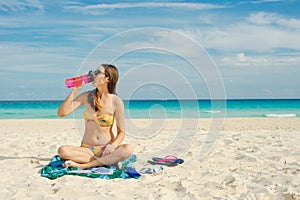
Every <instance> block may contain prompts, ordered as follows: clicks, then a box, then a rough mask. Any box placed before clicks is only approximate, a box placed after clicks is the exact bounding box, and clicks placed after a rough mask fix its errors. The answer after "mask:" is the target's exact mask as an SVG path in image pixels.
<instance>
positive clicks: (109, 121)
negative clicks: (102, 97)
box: [83, 110, 114, 126]
mask: <svg viewBox="0 0 300 200" xmlns="http://www.w3.org/2000/svg"><path fill="white" fill-rule="evenodd" d="M83 118H84V119H85V120H95V121H96V122H98V124H99V125H100V126H111V125H113V123H114V115H113V114H111V113H104V114H100V115H99V116H97V117H96V116H95V115H93V114H92V113H90V112H88V111H87V110H85V111H84V113H83Z"/></svg>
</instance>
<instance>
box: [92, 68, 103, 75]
mask: <svg viewBox="0 0 300 200" xmlns="http://www.w3.org/2000/svg"><path fill="white" fill-rule="evenodd" d="M93 74H94V75H95V76H97V75H98V74H104V75H105V72H101V71H100V70H99V69H97V70H95V71H93Z"/></svg>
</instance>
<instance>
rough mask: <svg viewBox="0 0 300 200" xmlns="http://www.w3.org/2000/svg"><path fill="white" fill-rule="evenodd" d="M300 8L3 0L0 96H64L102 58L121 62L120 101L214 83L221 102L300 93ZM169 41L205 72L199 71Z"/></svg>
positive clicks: (208, 90) (207, 91)
mask: <svg viewBox="0 0 300 200" xmlns="http://www.w3.org/2000/svg"><path fill="white" fill-rule="evenodd" d="M299 8H300V2H299V1H295V0H284V1H283V0H282V1H281V0H249V1H178V0H173V1H136V0H130V1H112V0H109V1H108V0H107V1H100V0H99V1H83V0H82V1H58V0H54V1H39V0H22V1H20V0H2V1H1V2H0V30H1V31H0V35H1V37H0V53H1V57H0V74H1V80H0V89H1V93H0V100H21V99H31V100H37V99H39V100H45V99H49V100H61V99H64V98H65V96H66V95H67V94H68V92H69V89H67V88H66V87H65V86H64V81H65V79H66V78H69V77H72V76H75V75H77V74H83V73H86V72H87V71H88V69H92V68H95V67H96V66H97V64H100V63H106V62H110V61H111V60H109V59H108V58H118V59H115V60H114V64H116V65H117V66H118V67H119V70H120V74H121V77H120V85H119V90H118V93H119V95H120V96H121V97H122V98H124V99H128V98H146V99H147V98H158V99H161V98H162V99H166V98H206V99H207V98H208V99H209V98H211V97H216V95H215V94H213V95H212V93H218V90H215V89H214V84H216V85H218V86H217V87H219V88H218V89H220V90H221V89H222V88H224V95H223V96H225V97H226V98H300V87H299V86H300V79H299V75H300V38H299V35H300V13H299ZM149 27H151V30H157V31H154V32H151V31H150V32H149V29H148V28H149ZM173 31H174V32H173ZM128 33H130V34H128ZM152 33H154V34H152ZM168 34H169V35H168ZM182 36H183V37H186V38H189V40H186V41H185V39H184V38H180V37H182ZM162 38H163V39H162ZM184 41H185V42H184ZM190 41H194V43H193V44H188V43H189V42H190ZM154 43H155V47H157V48H156V49H150V50H149V49H147V47H149V45H150V46H151V45H154ZM194 44H198V46H199V48H200V47H201V48H203V49H202V51H201V50H199V52H200V53H198V54H197V53H196V52H198V50H197V49H193V48H191V46H193V45H194ZM104 46H105V47H106V48H103V47H104ZM137 46H140V47H141V49H140V50H139V51H136V50H135V51H133V49H136V47H137ZM174 46H176V48H178V47H180V49H179V50H178V51H180V52H181V53H182V54H185V52H189V53H187V55H190V56H191V57H188V58H187V60H189V59H192V60H193V61H195V63H198V64H199V66H198V67H200V68H201V66H206V68H205V69H204V68H203V69H200V71H201V70H203V71H201V73H200V74H197V73H195V71H193V69H192V66H191V65H190V64H187V62H185V61H184V59H183V58H182V57H180V55H178V54H176V55H174V54H172V52H171V51H170V49H172V48H173V47H174ZM125 47H126V48H125ZM130 48H131V49H130ZM120 49H122V50H124V49H126V52H127V53H125V54H124V52H122V51H120ZM158 49H160V50H158ZM192 52H194V54H193V53H192ZM121 54H122V55H121ZM123 54H124V55H123ZM192 54H193V55H192ZM209 59H211V62H210V63H209ZM202 61H203V63H201V62H202ZM213 65H215V66H213ZM210 67H211V68H210ZM214 67H215V68H216V70H217V71H214V70H215V69H214ZM139 69H141V70H139ZM210 69H212V70H211V71H210ZM206 71H208V74H207V73H206ZM130 72H131V74H130ZM151 73H152V74H151ZM150 75H151V76H150ZM210 75H211V76H212V77H207V76H210ZM214 76H215V77H214ZM218 77H219V78H221V81H220V80H218V81H215V82H213V81H211V79H210V78H218ZM143 81H144V82H143ZM85 89H90V88H89V86H87V87H86V88H85ZM128 91H129V92H128ZM221 96H222V95H221Z"/></svg>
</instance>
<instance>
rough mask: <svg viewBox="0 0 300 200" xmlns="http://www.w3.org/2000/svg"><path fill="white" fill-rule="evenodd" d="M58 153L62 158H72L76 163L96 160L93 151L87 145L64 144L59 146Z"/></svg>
mask: <svg viewBox="0 0 300 200" xmlns="http://www.w3.org/2000/svg"><path fill="white" fill-rule="evenodd" d="M57 153H58V155H59V157H60V158H61V159H63V160H72V161H74V162H76V163H88V162H91V161H92V160H95V158H94V154H93V152H92V151H91V150H89V149H87V148H85V147H75V146H71V145H63V146H61V147H59V148H58V150H57Z"/></svg>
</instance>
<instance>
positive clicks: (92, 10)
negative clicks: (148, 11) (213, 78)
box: [65, 2, 228, 14]
mask: <svg viewBox="0 0 300 200" xmlns="http://www.w3.org/2000/svg"><path fill="white" fill-rule="evenodd" d="M227 7H228V6H224V5H217V4H208V3H183V2H182V3H177V2H139V3H115V4H96V5H87V6H77V5H75V6H66V7H65V8H66V9H68V10H70V11H77V12H84V13H89V14H102V13H103V11H104V10H107V9H128V8H179V9H189V10H207V9H220V8H227Z"/></svg>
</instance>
